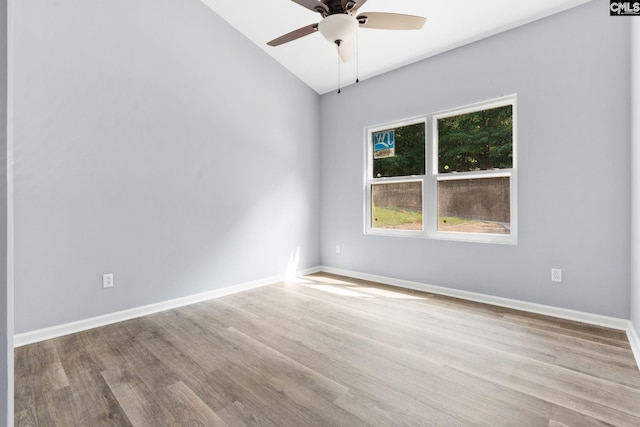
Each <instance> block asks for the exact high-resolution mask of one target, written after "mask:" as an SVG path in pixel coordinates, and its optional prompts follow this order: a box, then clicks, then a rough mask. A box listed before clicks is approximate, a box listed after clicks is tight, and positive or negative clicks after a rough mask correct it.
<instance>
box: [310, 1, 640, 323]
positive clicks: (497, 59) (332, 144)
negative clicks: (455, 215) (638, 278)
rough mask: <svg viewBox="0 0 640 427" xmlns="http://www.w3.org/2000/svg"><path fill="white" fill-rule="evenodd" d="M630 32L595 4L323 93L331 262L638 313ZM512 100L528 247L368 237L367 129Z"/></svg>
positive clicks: (324, 240)
mask: <svg viewBox="0 0 640 427" xmlns="http://www.w3.org/2000/svg"><path fill="white" fill-rule="evenodd" d="M629 28H630V26H629V20H628V19H625V18H613V17H609V12H608V2H606V1H605V0H596V1H593V2H590V3H587V4H585V5H583V6H578V7H577V8H574V9H571V10H569V11H566V12H563V13H560V14H557V15H554V16H551V17H549V18H546V19H543V20H539V21H536V22H534V23H531V24H529V25H526V26H523V27H520V28H517V29H514V30H511V31H508V32H505V33H502V34H499V35H497V36H494V37H491V38H489V39H485V40H482V41H479V42H477V43H473V44H470V45H467V46H464V47H461V48H458V49H456V50H453V51H450V52H447V53H444V54H441V55H438V56H436V57H433V58H430V59H427V60H425V61H422V62H419V63H416V64H413V65H411V66H408V67H405V68H403V69H400V70H398V71H395V72H393V73H388V74H385V75H382V76H379V77H376V78H373V79H370V80H367V81H365V82H362V83H360V84H358V85H353V86H350V87H347V88H344V89H343V90H342V94H340V95H338V94H336V93H335V92H334V93H330V94H326V95H324V96H323V97H322V99H321V114H322V123H323V126H322V130H321V135H322V155H323V157H322V165H321V177H322V197H321V207H322V216H321V245H322V251H321V258H322V262H323V264H324V265H327V266H330V267H335V268H342V269H348V270H353V271H360V272H366V273H370V274H377V275H382V276H388V277H395V278H400V279H405V280H412V281H418V282H423V283H428V284H433V285H441V286H447V287H451V288H456V289H463V290H467V291H473V292H481V293H485V294H489V295H497V296H501V297H506V298H515V299H518V300H523V301H530V302H535V303H541V304H547V305H551V306H557V307H563V308H568V309H577V310H582V311H586V312H591V313H598V314H602V315H609V316H615V317H620V318H628V316H629V302H628V301H629V292H630V288H629V283H630V255H629V246H630V238H629V224H630V202H629V194H630V168H629V154H630V147H629V138H630V122H629V120H630V119H629V79H630V75H629V66H630V62H629V40H630V38H629V37H630V29H629ZM513 93H517V95H518V162H519V170H518V220H519V242H518V245H493V244H482V243H467V242H452V241H442V240H426V239H408V238H396V237H384V236H371V235H365V234H363V228H364V209H363V200H364V192H363V187H364V173H363V170H364V152H365V148H364V141H363V128H364V127H365V126H372V125H376V124H378V123H387V122H389V121H392V120H396V119H402V118H406V117H413V116H416V115H420V114H423V113H431V112H437V111H439V110H443V109H447V108H452V107H457V106H464V105H467V104H471V103H474V102H478V101H483V100H489V99H492V98H496V97H499V96H503V95H509V94H513ZM336 245H340V246H341V253H340V254H336V253H335V246H336ZM551 268H561V269H563V279H564V282H563V283H562V284H556V283H552V282H551V281H550V270H551ZM636 316H637V315H636Z"/></svg>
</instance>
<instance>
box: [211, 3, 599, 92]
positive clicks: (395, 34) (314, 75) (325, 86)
mask: <svg viewBox="0 0 640 427" xmlns="http://www.w3.org/2000/svg"><path fill="white" fill-rule="evenodd" d="M589 1H591V0H533V1H531V0H529V1H524V0H517V1H514V0H455V1H453V0H438V1H436V0H368V1H367V2H366V3H365V4H364V5H363V6H362V8H361V9H360V10H359V11H358V13H361V12H372V11H375V12H392V13H404V14H409V15H418V16H424V17H426V18H427V22H426V24H425V25H424V27H423V29H422V30H420V31H388V30H371V29H362V28H361V29H358V45H359V49H358V52H359V53H358V60H357V61H356V60H352V61H350V62H348V63H343V64H342V65H341V70H340V71H341V76H342V79H341V81H342V86H343V87H344V86H347V85H349V84H353V83H354V82H355V79H356V74H359V77H360V80H364V79H366V78H369V77H373V76H376V75H378V74H382V73H385V72H387V71H390V70H393V69H396V68H399V67H402V66H404V65H407V64H410V63H413V62H416V61H419V60H421V59H424V58H427V57H430V56H433V55H437V54H438V53H441V52H444V51H447V50H450V49H453V48H456V47H458V46H461V45H464V44H467V43H471V42H474V41H476V40H479V39H482V38H485V37H488V36H491V35H493V34H497V33H499V32H502V31H505V30H508V29H511V28H514V27H517V26H520V25H523V24H526V23H528V22H531V21H534V20H536V19H539V18H543V17H545V16H549V15H552V14H554V13H557V12H560V11H562V10H566V9H569V8H571V7H574V6H577V5H580V4H583V3H587V2H589ZM202 2H204V3H205V4H206V5H207V6H209V7H210V8H211V9H213V10H214V11H215V12H216V13H217V14H218V15H220V16H221V17H222V18H223V19H224V20H226V21H227V22H228V23H230V24H231V25H232V26H233V27H235V28H236V29H237V30H238V31H240V32H241V33H243V34H244V35H245V36H246V37H247V38H249V39H250V40H251V41H253V42H254V43H255V44H256V45H258V46H259V47H260V48H262V49H263V50H264V51H265V52H267V53H268V54H269V55H271V56H272V57H273V58H274V59H275V60H276V61H278V62H280V63H281V64H282V65H284V66H285V67H286V68H287V69H289V70H290V71H291V72H292V73H293V74H295V75H296V76H298V77H299V78H300V79H301V80H302V81H304V82H305V83H306V84H307V85H309V86H310V87H311V88H312V89H314V90H315V91H316V92H318V93H319V94H323V93H327V92H330V91H332V90H336V89H337V87H338V54H337V52H336V48H335V46H334V45H332V44H331V43H329V42H328V41H327V40H326V39H324V37H322V35H320V34H319V33H314V34H311V35H309V36H306V37H303V38H301V39H298V40H295V41H292V42H290V43H287V44H284V45H281V46H278V47H270V46H267V42H268V41H270V40H272V39H274V38H276V37H279V36H281V35H283V34H285V33H288V32H290V31H293V30H295V29H297V28H300V27H303V26H305V25H309V24H312V23H316V22H319V21H320V20H321V19H322V17H321V16H320V15H319V14H317V13H314V12H311V11H310V10H308V9H305V8H304V7H302V6H300V5H298V4H296V3H294V2H292V1H291V0H233V1H229V0H202Z"/></svg>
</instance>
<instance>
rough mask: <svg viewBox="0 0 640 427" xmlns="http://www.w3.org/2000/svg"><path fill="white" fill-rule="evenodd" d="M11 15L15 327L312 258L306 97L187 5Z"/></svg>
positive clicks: (310, 112)
mask: <svg viewBox="0 0 640 427" xmlns="http://www.w3.org/2000/svg"><path fill="white" fill-rule="evenodd" d="M13 19H14V23H15V24H14V25H15V38H14V44H15V62H14V68H15V81H14V90H15V95H14V97H15V110H14V114H15V121H14V128H15V161H16V165H15V217H16V219H15V329H16V333H22V332H27V331H31V330H35V329H39V328H43V327H48V326H53V325H58V324H62V323H66V322H71V321H76V320H80V319H85V318H89V317H93V316H98V315H102V314H106V313H111V312H115V311H118V310H123V309H127V308H131V307H137V306H141V305H145V304H150V303H154V302H158V301H164V300H167V299H172V298H176V297H181V296H186V295H191V294H195V293H199V292H204V291H208V290H213V289H216V288H221V287H226V286H230V285H234V284H239V283H244V282H247V281H253V280H257V279H263V278H266V277H272V276H276V275H281V274H283V273H284V271H285V269H286V267H287V264H288V261H289V258H290V255H291V253H292V252H293V251H295V250H297V249H298V248H300V264H299V268H309V267H312V266H316V265H318V264H319V262H320V258H319V237H318V236H319V214H318V211H319V207H318V202H319V166H318V156H319V148H318V147H319V144H318V141H319V137H318V135H319V126H318V124H317V118H318V115H319V98H318V95H317V94H316V93H315V92H313V91H312V90H311V89H309V88H308V87H307V86H306V85H304V84H303V83H302V82H301V81H299V80H298V79H297V78H295V77H293V76H292V75H291V74H290V73H289V72H288V71H286V70H285V69H284V68H283V67H281V66H280V65H279V64H277V63H276V62H275V61H273V60H272V59H271V58H270V57H268V56H267V55H266V54H265V53H263V52H262V51H261V50H260V49H259V48H258V47H256V46H255V45H253V44H252V43H251V42H250V41H249V40H248V39H246V38H244V37H243V36H242V35H240V34H239V33H238V32H236V31H235V30H233V29H232V28H231V27H230V26H229V25H228V24H227V23H226V22H225V21H223V20H222V19H221V18H220V17H218V16H217V15H216V14H214V13H213V12H212V11H211V10H210V9H209V8H207V7H206V6H205V5H204V4H202V3H201V2H200V1H198V0H133V1H132V0H93V1H86V0H65V1H62V2H60V1H50V0H26V1H19V2H16V5H15V10H14V13H13ZM103 273H113V274H114V281H115V287H114V288H113V289H109V290H103V289H102V288H101V281H102V274H103Z"/></svg>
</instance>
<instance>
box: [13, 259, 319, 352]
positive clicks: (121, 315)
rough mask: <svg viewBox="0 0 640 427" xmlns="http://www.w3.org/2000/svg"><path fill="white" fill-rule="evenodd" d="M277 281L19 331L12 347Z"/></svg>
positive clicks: (230, 288)
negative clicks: (23, 331) (28, 330)
mask: <svg viewBox="0 0 640 427" xmlns="http://www.w3.org/2000/svg"><path fill="white" fill-rule="evenodd" d="M318 271H319V268H312V269H308V270H304V271H301V272H300V274H301V275H305V274H312V273H315V272H318ZM280 281H281V278H280V277H269V278H266V279H262V280H256V281H253V282H248V283H242V284H238V285H233V286H228V287H225V288H222V289H216V290H213V291H209V292H203V293H200V294H196V295H190V296H186V297H182V298H176V299H173V300H169V301H163V302H159V303H156V304H149V305H144V306H142V307H136V308H131V309H128V310H123V311H118V312H115V313H109V314H105V315H103V316H97V317H92V318H89V319H84V320H79V321H77V322H71V323H65V324H62V325H57V326H52V327H49V328H44V329H38V330H35V331H30V332H25V333H22V334H17V335H14V337H13V345H14V348H15V347H20V346H23V345H27V344H32V343H35V342H39V341H44V340H48V339H51V338H57V337H61V336H64V335H68V334H73V333H76V332H81V331H86V330H88V329H93V328H97V327H99V326H105V325H110V324H112V323H117V322H122V321H124V320H129V319H133V318H136V317H141V316H146V315H149V314H153V313H158V312H160V311H165V310H171V309H173V308H178V307H182V306H185V305H189V304H195V303H198V302H202V301H207V300H210V299H214V298H220V297H223V296H226V295H231V294H235V293H238V292H244V291H248V290H250V289H255V288H259V287H261V286H266V285H270V284H273V283H277V282H280Z"/></svg>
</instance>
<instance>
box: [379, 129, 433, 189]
mask: <svg viewBox="0 0 640 427" xmlns="http://www.w3.org/2000/svg"><path fill="white" fill-rule="evenodd" d="M424 132H425V131H424V123H416V124H415V125H409V126H401V127H397V128H393V129H388V130H383V131H379V132H373V133H372V134H371V144H372V145H373V178H383V177H390V176H411V175H424V165H425V162H424V151H425V149H424V143H425V133H424Z"/></svg>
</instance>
